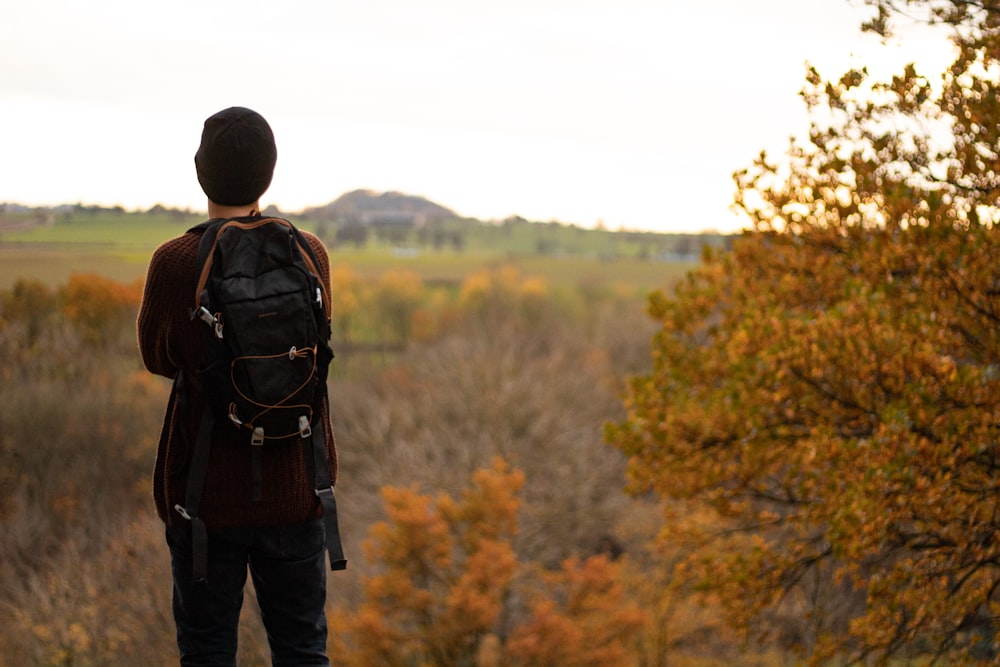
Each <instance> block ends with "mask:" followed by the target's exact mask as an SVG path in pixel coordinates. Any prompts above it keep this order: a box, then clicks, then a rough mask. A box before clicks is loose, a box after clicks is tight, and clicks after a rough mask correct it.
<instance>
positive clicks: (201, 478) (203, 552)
mask: <svg viewBox="0 0 1000 667" xmlns="http://www.w3.org/2000/svg"><path fill="white" fill-rule="evenodd" d="M177 381H178V382H180V383H182V384H181V387H180V390H181V393H180V395H181V397H182V401H183V403H185V404H188V405H189V400H188V399H189V397H188V395H187V391H188V388H187V385H186V384H184V383H186V382H189V380H187V379H186V378H185V377H184V376H183V372H180V373H178V374H177ZM188 405H184V406H182V414H185V415H187V414H188ZM212 426H213V419H212V416H211V411H210V410H206V409H202V410H201V418H200V419H199V422H198V432H197V433H196V434H195V439H194V443H193V447H194V450H193V453H192V455H191V468H190V470H189V471H188V483H187V490H186V491H185V494H184V505H181V504H180V503H178V504H176V505H174V509H175V510H177V512H178V513H179V514H180V515H181V516H182V517H184V518H185V519H187V520H188V521H190V522H191V580H192V581H193V582H195V583H198V582H202V581H205V580H207V579H208V530H207V529H206V527H205V522H204V521H203V520H202V518H201V516H200V514H199V509H198V506H199V505H200V504H201V494H202V492H203V491H204V490H205V476H206V473H207V472H208V454H209V450H210V449H211V445H212Z"/></svg>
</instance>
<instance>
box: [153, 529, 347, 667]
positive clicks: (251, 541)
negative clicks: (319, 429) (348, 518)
mask: <svg viewBox="0 0 1000 667" xmlns="http://www.w3.org/2000/svg"><path fill="white" fill-rule="evenodd" d="M167 544H168V545H169V547H170V559H171V565H172V571H173V579H174V598H173V607H174V621H175V623H176V625H177V647H178V649H180V656H181V665H184V666H187V665H229V666H232V667H235V666H236V649H237V636H238V634H239V631H238V627H239V620H240V608H241V607H242V605H243V588H244V586H245V584H246V576H247V570H248V569H249V571H250V576H251V577H252V578H253V585H254V591H255V592H256V594H257V603H258V605H259V606H260V613H261V619H262V620H263V622H264V629H265V630H266V631H267V641H268V644H269V646H270V648H271V661H272V664H273V665H275V667H279V666H282V665H324V666H325V665H329V664H330V661H329V659H328V658H327V656H326V634H327V628H326V611H325V606H326V567H325V564H326V560H325V556H326V541H325V533H324V528H323V521H322V519H315V520H313V521H310V522H309V523H305V524H301V525H298V526H277V527H272V528H227V529H221V530H209V533H208V579H207V581H204V582H198V583H194V582H192V581H191V530H190V527H189V526H180V527H169V526H168V527H167Z"/></svg>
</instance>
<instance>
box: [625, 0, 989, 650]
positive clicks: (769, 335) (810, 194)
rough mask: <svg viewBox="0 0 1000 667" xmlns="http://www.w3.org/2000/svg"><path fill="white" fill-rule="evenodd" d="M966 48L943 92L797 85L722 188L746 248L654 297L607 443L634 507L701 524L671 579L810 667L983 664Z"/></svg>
mask: <svg viewBox="0 0 1000 667" xmlns="http://www.w3.org/2000/svg"><path fill="white" fill-rule="evenodd" d="M880 4H882V5H883V6H889V5H890V4H891V3H880ZM913 4H921V5H929V4H930V3H925V2H917V3H913ZM941 4H942V5H947V4H949V3H941ZM954 4H956V5H957V4H959V3H954ZM962 4H963V5H964V4H965V3H962ZM908 5H909V3H908ZM985 34H986V35H988V37H983V39H984V40H986V42H987V43H988V45H989V47H990V48H986V49H982V48H977V46H978V47H982V46H983V43H982V42H978V41H976V40H978V39H979V37H978V33H976V31H971V32H970V33H969V37H968V39H969V40H970V41H968V42H967V43H964V44H963V45H962V46H964V47H965V48H964V49H963V50H961V51H960V55H959V58H958V60H957V61H956V64H955V66H954V68H953V70H951V71H950V72H948V73H947V74H945V75H944V77H943V79H942V85H941V88H940V90H941V92H940V93H935V91H934V89H933V87H932V86H930V84H929V82H928V81H927V80H926V79H925V78H923V77H921V76H919V75H918V74H917V73H916V71H915V70H914V69H913V68H912V67H909V68H907V69H906V70H905V71H904V72H903V73H902V74H901V75H900V76H898V77H896V78H895V79H894V80H893V81H892V82H891V83H886V84H878V83H871V82H869V81H867V74H866V73H865V72H863V71H857V72H849V73H848V74H847V75H845V76H844V77H843V78H842V79H841V80H839V81H835V82H824V81H822V80H821V79H820V77H819V76H818V74H817V73H815V72H812V73H810V78H809V80H808V82H807V85H806V89H805V91H804V97H805V99H806V100H807V102H808V103H809V104H810V105H811V107H812V108H813V109H814V111H817V114H816V116H815V117H816V118H818V119H820V120H817V121H816V122H815V123H814V125H813V128H812V132H811V133H810V136H809V142H808V143H806V144H804V145H803V144H799V143H797V142H793V144H792V146H791V148H790V150H789V153H788V155H787V164H782V165H778V164H776V163H773V162H771V161H769V160H768V159H767V156H765V155H762V156H761V158H760V159H759V160H758V161H757V162H756V163H755V164H754V165H753V166H752V167H751V168H749V169H747V170H745V171H743V172H741V173H739V174H737V182H738V184H739V186H740V192H739V194H738V196H737V204H738V205H739V206H741V207H742V208H743V209H744V211H745V212H746V213H747V214H748V215H749V216H750V218H751V220H752V221H753V223H754V230H753V231H750V232H747V233H746V234H745V235H744V236H743V237H742V238H741V239H739V240H738V241H737V243H736V244H735V246H734V250H733V253H732V254H731V255H727V256H713V255H711V254H709V255H707V256H706V259H705V262H704V265H703V266H702V267H701V268H700V269H699V270H697V271H695V272H693V273H692V274H691V275H690V276H689V278H688V280H687V281H686V282H685V283H683V284H682V285H681V286H679V287H678V289H677V290H676V293H675V294H674V295H673V298H668V297H667V296H665V295H663V294H658V295H654V297H653V298H652V299H651V306H650V311H651V313H652V315H653V316H654V318H655V319H656V320H657V321H658V322H659V324H660V325H661V329H660V332H659V333H658V334H657V336H656V339H655V343H654V354H653V371H652V372H651V373H650V374H648V375H645V376H642V377H638V378H636V379H635V380H634V381H633V382H632V383H631V387H630V391H629V395H628V398H627V408H628V417H627V419H626V420H624V421H623V422H621V423H619V424H616V425H612V426H610V427H609V428H608V430H607V435H608V438H609V440H611V441H612V442H614V443H615V444H616V445H617V446H618V447H620V448H621V449H622V450H623V451H624V452H625V453H626V454H627V455H628V456H629V457H631V468H630V475H631V480H632V487H633V489H634V490H635V491H636V492H640V493H641V492H645V491H647V490H653V491H655V492H657V493H659V494H660V495H662V496H663V497H665V498H668V499H670V500H671V501H672V502H671V503H670V505H669V507H671V508H675V509H676V508H679V511H681V512H686V511H689V510H691V509H701V508H705V507H707V508H710V509H711V510H712V511H714V512H716V513H717V514H718V516H719V517H720V518H719V520H718V522H716V523H715V524H707V525H702V526H700V527H699V526H691V525H689V524H687V525H685V524H680V525H677V524H674V523H671V522H667V525H666V526H665V531H666V535H667V537H668V538H669V539H671V540H672V541H675V542H676V543H683V544H686V545H688V546H689V547H690V548H691V557H690V558H689V559H688V561H687V562H686V563H685V564H684V565H683V566H681V567H682V568H683V569H682V571H683V572H684V573H686V574H687V575H688V576H690V577H691V580H692V582H693V583H694V584H695V585H697V586H700V587H701V588H702V589H703V590H705V591H710V592H713V593H715V594H716V595H717V596H718V599H719V600H720V601H721V602H722V604H724V605H725V607H726V609H727V611H728V619H729V620H730V622H731V623H732V624H733V625H735V626H737V627H739V628H742V629H744V630H747V631H749V632H751V633H752V634H753V635H754V636H758V637H761V636H775V634H774V632H773V631H774V630H775V629H776V628H775V625H774V621H775V619H779V620H780V623H781V627H780V628H779V629H782V630H788V631H790V632H788V633H787V636H785V637H784V639H785V640H786V642H787V644H789V645H795V646H798V647H800V648H802V649H804V650H805V651H806V652H808V653H809V654H810V655H811V657H812V659H813V660H814V661H815V663H817V664H821V663H822V662H823V661H824V660H826V659H828V658H830V657H832V656H837V655H849V656H852V657H854V658H857V659H867V658H868V657H871V656H874V657H876V658H877V659H879V660H882V661H887V660H888V659H889V656H890V655H891V654H893V653H895V652H900V651H926V652H927V653H929V654H932V655H938V656H945V657H946V658H947V659H948V661H949V664H956V663H959V662H962V661H968V662H975V661H979V660H995V659H996V655H997V653H996V648H995V647H996V642H997V640H998V639H1000V634H998V626H997V625H996V623H995V619H996V614H997V610H998V609H1000V594H998V591H1000V568H997V563H998V562H1000V525H998V523H997V521H996V517H997V515H998V512H1000V500H998V498H1000V494H998V492H1000V463H998V461H1000V449H998V447H1000V445H998V443H1000V430H998V429H1000V426H998V425H1000V420H998V418H997V416H998V415H1000V373H998V372H997V369H998V368H1000V326H998V323H1000V290H998V289H997V285H998V284H1000V269H998V265H997V261H996V258H997V257H1000V235H998V233H997V229H996V224H997V223H998V221H1000V191H998V190H997V189H996V179H997V174H998V173H1000V163H998V162H996V158H995V157H993V158H988V157H985V156H995V155H996V150H997V146H998V145H1000V103H998V100H1000V88H998V85H1000V84H998V82H997V81H996V79H995V77H992V76H991V75H987V74H986V73H987V72H992V71H995V69H996V68H997V66H998V65H1000V60H997V58H998V55H1000V49H998V48H997V44H998V43H1000V42H998V40H1000V37H998V36H996V33H995V31H994V32H990V31H986V33H985ZM970 86H972V87H974V88H975V90H976V92H975V94H974V95H973V94H970V90H971V89H972V88H971V87H970ZM973 118H975V119H976V120H975V121H972V120H971V119H973ZM945 128H950V129H951V131H952V132H953V136H952V137H949V139H950V141H942V139H941V137H940V136H934V135H935V133H937V132H941V131H944V129H945ZM942 145H946V146H948V148H941V146H942ZM767 619H770V621H771V622H770V623H767V622H765V620H767ZM989 646H992V647H993V648H988V647H989Z"/></svg>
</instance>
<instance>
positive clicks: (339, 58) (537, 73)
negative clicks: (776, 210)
mask: <svg viewBox="0 0 1000 667" xmlns="http://www.w3.org/2000/svg"><path fill="white" fill-rule="evenodd" d="M870 13H871V10H870V9H869V8H867V7H865V6H864V4H863V2H862V0H503V1H502V2H501V1H500V0H422V1H421V2H413V1H412V0H288V1H287V2H278V1H277V0H271V1H265V0H240V1H238V2H237V1H236V0H173V1H172V2H170V3H144V2H136V1H135V0H100V1H99V2H80V1H79V0H0V202H12V203H20V204H26V205H32V206H42V205H56V204H63V203H83V204H88V205H105V206H115V205H120V206H124V207H125V208H127V209H130V210H133V209H146V208H149V207H151V206H153V205H155V204H163V205H166V206H172V207H180V208H192V209H194V210H205V197H204V194H203V193H202V192H201V190H200V189H199V187H198V183H197V180H196V178H195V171H194V153H195V151H196V150H197V148H198V142H199V138H200V134H201V127H202V123H203V122H204V120H205V118H207V117H208V116H210V115H211V114H213V113H214V112H216V111H218V110H220V109H223V108H225V107H229V106H235V105H238V106H247V107H250V108H253V109H255V110H256V111H258V112H260V113H261V114H263V115H264V116H265V117H266V118H267V119H268V121H269V123H270V124H271V126H272V128H273V130H274V134H275V138H276V142H277V144H278V163H277V167H276V170H275V176H274V180H273V181H272V184H271V187H270V189H269V190H268V192H267V193H266V194H265V195H264V197H263V199H262V204H263V205H264V206H267V205H269V204H274V205H276V206H278V207H279V209H281V210H282V211H287V212H295V211H299V210H301V209H303V208H305V207H309V206H320V205H323V204H326V203H328V202H330V201H332V200H333V199H335V198H337V197H338V196H340V195H341V194H343V193H345V192H348V191H351V190H355V189H368V190H373V191H376V192H382V191H389V190H392V191H397V192H404V193H407V194H413V195H419V196H423V197H426V198H428V199H430V200H432V201H434V202H436V203H438V204H441V205H443V206H446V207H448V208H450V209H452V210H453V211H455V212H456V213H458V214H459V215H461V216H466V217H474V218H478V219H480V220H500V219H503V218H507V217H509V216H512V215H519V216H521V217H524V218H527V219H529V220H538V221H551V220H557V221H560V222H564V223H572V224H577V225H580V226H584V227H592V226H595V225H603V226H605V227H606V228H609V229H641V230H654V231H667V232H701V231H708V230H714V231H722V232H732V231H736V230H738V229H739V228H740V227H742V226H743V225H744V224H745V223H744V221H743V220H742V219H740V218H739V217H738V216H737V215H736V214H735V213H734V212H733V211H732V210H731V206H730V205H731V202H732V199H733V192H734V185H733V181H732V173H733V172H734V171H736V170H738V169H741V168H743V167H745V166H748V165H749V164H750V163H751V162H752V160H753V158H754V157H755V156H756V155H758V154H759V153H760V151H761V150H767V151H768V152H770V153H773V154H778V153H781V152H782V151H783V150H784V148H785V147H786V146H787V143H788V139H789V137H790V136H791V135H797V136H802V135H804V134H805V131H806V129H807V128H808V119H807V117H806V112H805V108H804V106H803V104H802V102H801V100H800V98H799V96H798V92H799V90H800V89H801V87H802V83H803V81H804V75H805V71H806V63H809V64H811V65H814V66H816V67H817V68H819V70H820V72H821V74H823V75H825V76H827V77H836V76H838V75H839V74H840V73H842V72H843V71H845V70H846V69H848V68H849V67H852V66H858V65H862V64H864V65H868V66H869V67H871V69H873V70H874V71H875V72H879V71H880V68H881V71H885V72H892V71H896V70H898V69H899V67H900V66H901V65H902V64H904V63H906V62H911V61H916V62H917V63H918V65H919V66H920V69H921V71H925V72H927V71H935V70H936V71H940V69H942V68H943V67H944V66H945V65H946V64H947V63H948V62H949V53H950V51H949V46H948V43H947V41H946V40H945V39H944V38H943V37H942V36H941V35H940V34H937V33H934V32H933V31H931V30H929V29H926V28H923V27H920V26H917V25H911V26H904V28H903V30H902V31H901V34H900V38H899V40H898V41H894V42H892V43H889V44H881V43H880V42H878V40H876V39H875V38H873V37H871V36H862V35H861V34H860V31H859V25H860V23H861V21H862V20H863V19H864V18H865V17H867V16H868V15H869V14H870Z"/></svg>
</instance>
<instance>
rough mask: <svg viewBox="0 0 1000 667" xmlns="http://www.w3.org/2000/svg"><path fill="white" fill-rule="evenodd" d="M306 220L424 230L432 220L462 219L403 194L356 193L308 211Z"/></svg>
mask: <svg viewBox="0 0 1000 667" xmlns="http://www.w3.org/2000/svg"><path fill="white" fill-rule="evenodd" d="M300 215H301V217H303V218H305V219H307V220H315V221H321V220H331V221H337V222H340V223H342V224H355V225H384V224H399V225H408V226H413V227H421V226H423V225H424V224H425V223H427V222H430V221H432V220H453V219H455V218H458V217H459V216H458V215H457V214H456V213H455V212H454V211H452V210H450V209H448V208H445V207H444V206H441V205H440V204H435V203H434V202H432V201H429V200H427V199H424V198H423V197H418V196H416V195H407V194H403V193H401V192H379V193H376V192H372V191H371V190H354V191H353V192H348V193H346V194H343V195H341V196H340V197H338V198H337V199H335V200H333V201H332V202H330V203H329V204H326V205H325V206H315V207H311V208H307V209H305V210H303V211H302V213H301V214H300Z"/></svg>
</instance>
